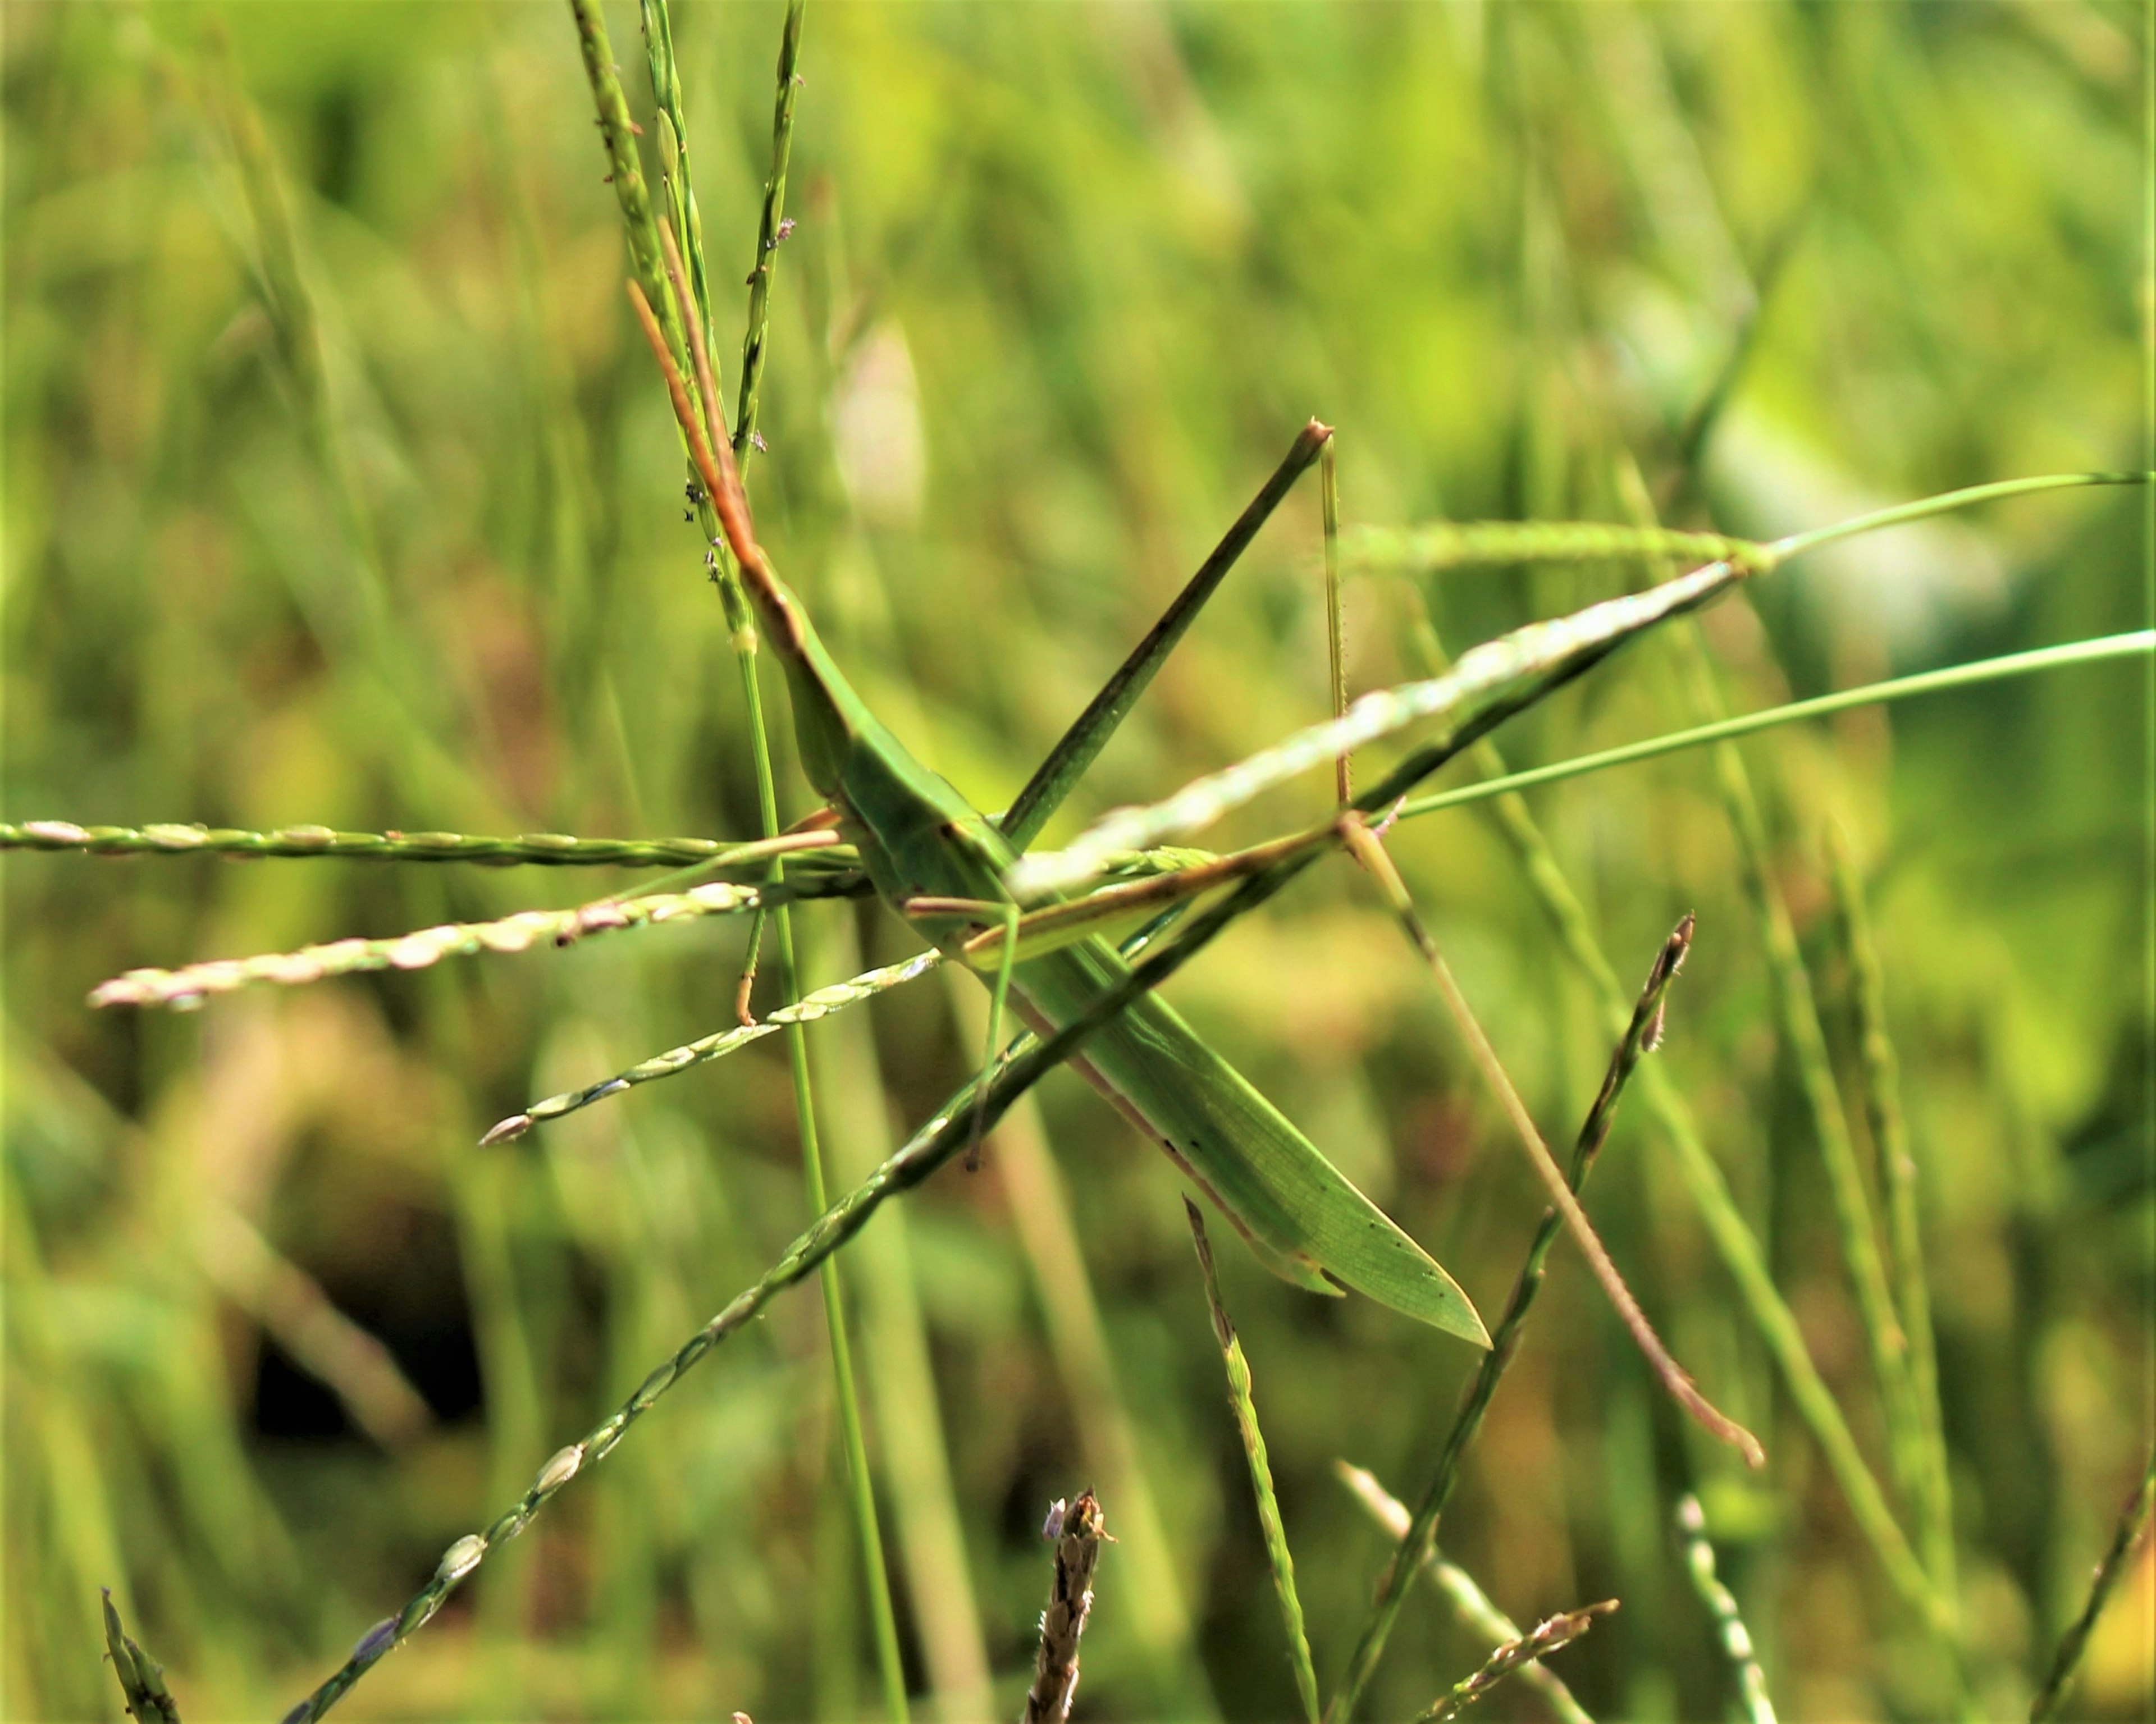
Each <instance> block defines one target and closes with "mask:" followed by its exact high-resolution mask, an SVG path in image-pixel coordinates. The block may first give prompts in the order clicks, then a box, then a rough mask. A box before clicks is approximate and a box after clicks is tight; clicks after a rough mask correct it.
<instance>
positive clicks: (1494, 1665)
mask: <svg viewBox="0 0 2156 1724" xmlns="http://www.w3.org/2000/svg"><path fill="white" fill-rule="evenodd" d="M1616 1608H1617V1601H1616V1600H1615V1599H1614V1598H1604V1600H1603V1601H1602V1602H1601V1603H1599V1604H1588V1605H1584V1606H1582V1607H1581V1608H1580V1609H1578V1610H1567V1611H1564V1612H1563V1613H1562V1614H1559V1615H1556V1616H1553V1617H1551V1618H1549V1619H1548V1620H1547V1621H1544V1622H1542V1623H1540V1624H1537V1625H1536V1627H1535V1629H1534V1630H1533V1632H1532V1633H1531V1634H1522V1636H1521V1637H1520V1638H1519V1639H1517V1640H1512V1641H1509V1642H1507V1644H1504V1645H1502V1646H1500V1647H1499V1648H1498V1649H1497V1650H1496V1651H1495V1652H1493V1653H1491V1655H1490V1656H1489V1657H1488V1658H1487V1659H1486V1660H1484V1662H1483V1665H1482V1668H1481V1670H1477V1671H1476V1673H1475V1674H1474V1675H1471V1676H1470V1677H1469V1678H1468V1679H1467V1680H1466V1681H1465V1682H1462V1683H1460V1684H1459V1685H1458V1686H1456V1687H1455V1688H1454V1689H1453V1691H1451V1693H1450V1694H1448V1695H1446V1696H1445V1698H1444V1699H1442V1700H1440V1701H1438V1703H1437V1704H1436V1705H1435V1706H1432V1707H1431V1708H1430V1710H1429V1711H1426V1712H1424V1714H1423V1715H1422V1716H1420V1717H1419V1718H1417V1719H1416V1720H1415V1724H1447V1721H1448V1720H1450V1719H1453V1718H1457V1717H1458V1716H1460V1714H1461V1713H1462V1712H1464V1711H1466V1710H1467V1709H1468V1707H1470V1706H1473V1705H1474V1704H1475V1702H1476V1701H1478V1700H1481V1698H1482V1697H1483V1696H1485V1695H1486V1694H1488V1693H1489V1692H1490V1691H1491V1689H1493V1688H1495V1687H1496V1686H1497V1685H1498V1684H1499V1683H1500V1682H1501V1681H1503V1680H1505V1678H1506V1677H1507V1676H1509V1675H1512V1674H1513V1673H1514V1672H1515V1671H1517V1670H1524V1669H1526V1668H1527V1666H1528V1665H1534V1664H1538V1663H1540V1662H1541V1661H1542V1660H1543V1659H1545V1658H1548V1656H1549V1655H1550V1654H1552V1653H1553V1652H1558V1651H1562V1650H1563V1649H1564V1648H1565V1647H1567V1646H1569V1645H1570V1644H1572V1643H1573V1641H1574V1640H1577V1639H1578V1638H1579V1637H1580V1636H1581V1635H1582V1634H1585V1633H1586V1632H1587V1631H1588V1630H1589V1629H1591V1628H1593V1627H1594V1620H1595V1619H1596V1618H1597V1617H1600V1616H1607V1615H1609V1614H1610V1612H1612V1611H1614V1609H1616Z"/></svg>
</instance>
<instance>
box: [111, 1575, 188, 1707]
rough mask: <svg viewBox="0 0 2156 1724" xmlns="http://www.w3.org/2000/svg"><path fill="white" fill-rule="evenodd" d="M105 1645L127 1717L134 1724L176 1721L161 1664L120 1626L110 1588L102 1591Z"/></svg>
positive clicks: (118, 1614) (175, 1702)
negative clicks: (131, 1719)
mask: <svg viewBox="0 0 2156 1724" xmlns="http://www.w3.org/2000/svg"><path fill="white" fill-rule="evenodd" d="M105 1652H106V1655H107V1656H109V1657H110V1659H111V1660H112V1673H113V1675H115V1676H117V1677H119V1679H120V1691H121V1694H122V1695H123V1696H126V1703H127V1716H129V1717H131V1718H133V1719H134V1720H136V1724H180V1708H179V1705H178V1703H177V1701H174V1700H173V1698H172V1691H171V1690H170V1689H169V1688H167V1687H166V1686H165V1670H164V1666H163V1665H161V1664H159V1663H158V1662H157V1660H155V1659H153V1658H151V1656H150V1655H149V1654H148V1653H146V1652H145V1651H144V1650H142V1649H141V1646H140V1645H138V1644H136V1642H135V1641H134V1640H132V1639H130V1638H129V1637H128V1635H127V1634H126V1631H125V1630H124V1629H121V1626H120V1613H119V1611H118V1610H116V1609H114V1608H113V1603H112V1592H111V1589H110V1588H106V1589H105Z"/></svg>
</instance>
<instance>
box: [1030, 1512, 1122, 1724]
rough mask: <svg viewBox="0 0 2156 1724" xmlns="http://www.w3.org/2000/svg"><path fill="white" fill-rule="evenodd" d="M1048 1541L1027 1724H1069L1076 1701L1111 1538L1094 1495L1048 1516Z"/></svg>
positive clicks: (1046, 1530)
mask: <svg viewBox="0 0 2156 1724" xmlns="http://www.w3.org/2000/svg"><path fill="white" fill-rule="evenodd" d="M1045 1532H1046V1536H1047V1537H1050V1538H1052V1539H1054V1540H1055V1578H1053V1579H1052V1580H1051V1581H1050V1583H1049V1589H1048V1608H1047V1609H1045V1610H1044V1611H1042V1612H1041V1613H1040V1650H1039V1654H1038V1655H1036V1657H1035V1659H1034V1675H1033V1686H1031V1687H1030V1688H1029V1689H1028V1690H1027V1691H1026V1695H1025V1724H1065V1720H1066V1719H1068V1718H1069V1717H1070V1702H1071V1701H1074V1700H1075V1699H1076V1698H1077V1697H1078V1642H1079V1638H1080V1636H1081V1635H1082V1634H1084V1633H1085V1632H1086V1618H1087V1617H1088V1616H1090V1615H1091V1614H1092V1609H1093V1571H1094V1569H1095V1568H1096V1566H1097V1565H1098V1563H1099V1562H1100V1560H1101V1544H1102V1542H1104V1541H1105V1540H1106V1538H1107V1537H1108V1526H1107V1521H1106V1519H1105V1518H1104V1517H1103V1516H1102V1515H1101V1505H1100V1502H1099V1501H1098V1500H1097V1499H1096V1498H1095V1496H1094V1495H1093V1493H1092V1492H1091V1491H1083V1492H1081V1494H1080V1496H1079V1497H1078V1500H1077V1501H1075V1502H1073V1503H1071V1504H1070V1506H1068V1507H1067V1508H1066V1507H1065V1506H1064V1504H1063V1503H1062V1502H1061V1501H1060V1500H1059V1501H1057V1502H1056V1504H1055V1506H1054V1507H1053V1508H1051V1509H1050V1511H1049V1518H1048V1526H1047V1527H1046V1529H1045Z"/></svg>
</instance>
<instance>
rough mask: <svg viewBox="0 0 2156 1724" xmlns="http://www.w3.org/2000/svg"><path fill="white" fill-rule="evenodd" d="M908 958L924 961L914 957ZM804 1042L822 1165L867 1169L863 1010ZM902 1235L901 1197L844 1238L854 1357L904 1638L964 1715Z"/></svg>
mask: <svg viewBox="0 0 2156 1724" xmlns="http://www.w3.org/2000/svg"><path fill="white" fill-rule="evenodd" d="M829 920H830V923H831V931H830V932H829V934H828V935H827V936H825V938H824V942H822V953H823V960H824V962H832V961H833V960H835V961H836V962H837V963H838V965H839V967H840V968H842V969H850V968H852V967H854V966H855V964H856V963H858V962H860V942H859V941H858V939H857V937H856V936H855V931H854V927H855V919H854V918H853V917H851V916H835V917H833V918H830V919H829ZM912 962H913V964H915V965H919V966H920V967H921V968H923V969H925V968H926V967H927V966H926V965H925V964H922V963H921V960H920V959H915V960H913V961H912ZM810 998H814V996H813V995H812V996H810ZM814 1053H815V1060H814V1065H815V1070H816V1073H817V1075H818V1077H819V1080H820V1081H819V1090H820V1091H821V1095H822V1106H823V1109H824V1124H825V1125H826V1126H828V1127H829V1138H830V1142H831V1144H832V1149H831V1167H832V1171H833V1172H834V1174H835V1175H836V1176H837V1177H838V1178H839V1179H841V1180H843V1181H846V1182H848V1183H851V1182H852V1180H854V1179H855V1178H859V1177H860V1175H862V1174H865V1173H868V1172H873V1171H874V1170H875V1167H876V1165H877V1164H878V1163H879V1162H881V1161H882V1160H883V1158H884V1157H885V1156H887V1155H888V1154H889V1153H890V1152H891V1147H892V1145H891V1113H890V1110H889V1102H888V1100H887V1098H886V1096H885V1092H884V1085H883V1078H882V1074H881V1072H880V1070H878V1067H877V1063H876V1049H875V1034H874V1030H873V1029H872V1027H871V1025H870V1023H869V1021H868V1018H867V1016H866V1014H865V1013H864V1014H856V1015H855V1016H852V1017H850V1018H847V1019H846V1020H845V1021H844V1022H843V1023H840V1024H832V1025H831V1026H830V1027H829V1028H828V1029H824V1031H822V1032H821V1033H819V1035H818V1036H817V1038H816V1042H815V1049H814ZM853 1254H854V1255H853V1259H852V1261H853V1263H854V1264H855V1265H857V1268H856V1271H855V1274H854V1275H853V1277H852V1280H853V1285H855V1288H856V1289H858V1297H859V1300H860V1313H861V1314H860V1333H861V1339H862V1343H863V1351H864V1353H865V1359H864V1365H865V1373H866V1377H867V1383H868V1389H869V1393H870V1396H871V1398H872V1403H873V1406H874V1410H875V1427H876V1432H877V1435H878V1439H879V1457H880V1462H881V1470H882V1473H883V1476H884V1480H885V1491H886V1493H887V1497H888V1500H889V1501H890V1504H891V1521H892V1525H893V1527H894V1529H895V1531H896V1542H897V1546H898V1556H899V1561H900V1565H901V1569H902V1571H903V1573H904V1574H905V1577H906V1592H907V1596H908V1598H910V1600H911V1606H912V1609H911V1619H912V1622H913V1624H914V1635H915V1639H916V1641H917V1642H918V1644H919V1645H920V1647H921V1663H922V1665H923V1666H924V1667H925V1669H926V1670H927V1677H928V1686H929V1690H930V1692H931V1693H932V1695H933V1696H935V1701H936V1710H937V1711H939V1712H940V1713H941V1714H942V1716H943V1717H944V1719H945V1720H947V1724H972V1721H973V1720H975V1719H979V1718H984V1717H987V1716H988V1715H989V1714H990V1713H991V1712H992V1711H993V1710H994V1707H993V1701H992V1693H993V1691H992V1688H991V1684H990V1675H989V1664H988V1645H987V1642H986V1640H985V1639H984V1637H983V1634H982V1629H981V1617H980V1611H979V1609H978V1606H977V1604H976V1603H975V1602H974V1597H973V1578H972V1571H971V1569H970V1568H969V1567H968V1561H967V1554H966V1536H965V1527H964V1523H963V1521H962V1518H961V1516H960V1514H959V1511H958V1501H957V1492H956V1491H955V1490H954V1489H953V1488H952V1478H951V1465H952V1462H951V1447H950V1444H949V1443H948V1441H947V1439H946V1436H945V1432H944V1425H943V1416H942V1409H941V1408H940V1407H939V1406H938V1404H937V1389H936V1374H935V1372H934V1369H933V1368H932V1364H931V1362H930V1358H929V1333H928V1325H927V1321H926V1319H925V1318H924V1317H923V1316H922V1314H921V1296H920V1294H919V1292H918V1290H917V1289H916V1273H915V1266H914V1255H913V1248H912V1244H911V1227H910V1225H909V1217H908V1215H907V1213H906V1209H905V1208H902V1207H901V1208H896V1209H894V1210H892V1211H891V1213H890V1214H889V1215H888V1216H887V1217H885V1219H884V1221H883V1222H882V1224H880V1225H879V1226H878V1227H876V1228H875V1229H873V1230H872V1231H870V1232H868V1233H865V1234H862V1235H861V1237H860V1239H859V1240H857V1241H856V1242H855V1245H854V1248H853Z"/></svg>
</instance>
